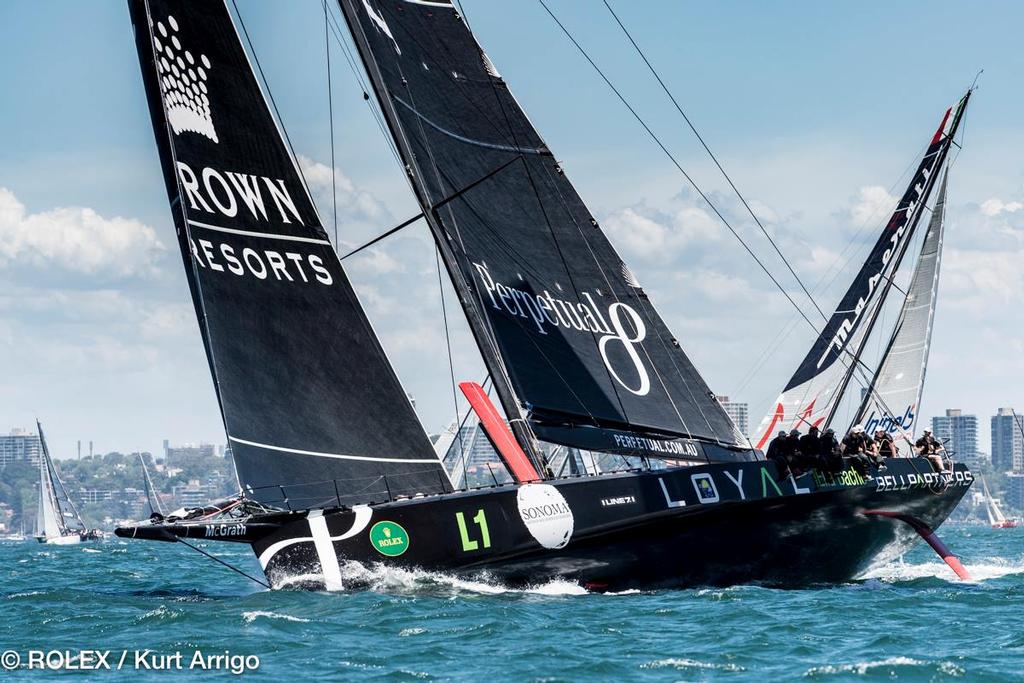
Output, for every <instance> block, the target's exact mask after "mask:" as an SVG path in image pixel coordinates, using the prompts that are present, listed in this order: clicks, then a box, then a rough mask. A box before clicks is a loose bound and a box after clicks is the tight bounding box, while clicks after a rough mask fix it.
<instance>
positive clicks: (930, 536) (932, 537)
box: [864, 510, 971, 581]
mask: <svg viewBox="0 0 1024 683" xmlns="http://www.w3.org/2000/svg"><path fill="white" fill-rule="evenodd" d="M864 514H865V515H866V516H871V517H889V518H890V519H898V520H900V521H901V522H906V523H907V524H909V525H910V526H912V527H913V528H914V531H916V532H917V533H918V535H919V536H920V537H921V538H923V539H924V540H925V541H926V542H927V543H928V545H930V546H931V548H932V550H934V551H935V554H936V555H938V556H939V557H941V558H942V561H943V562H945V563H946V564H947V565H949V568H950V569H952V570H953V571H954V572H955V573H956V575H957V576H959V577H960V578H961V579H963V580H964V581H970V580H971V575H970V574H969V573H968V572H967V569H965V568H964V566H963V564H961V563H960V558H959V557H957V556H956V555H954V554H953V551H952V550H950V549H949V546H947V545H946V544H945V543H943V542H942V539H941V538H939V537H938V536H937V535H936V534H935V531H933V530H932V528H931V527H930V526H928V525H927V524H925V523H924V522H922V521H921V520H920V519H918V518H917V517H914V516H913V515H908V514H905V513H902V512H889V511H887V510H865V511H864Z"/></svg>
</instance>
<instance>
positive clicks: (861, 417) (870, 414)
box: [854, 171, 949, 455]
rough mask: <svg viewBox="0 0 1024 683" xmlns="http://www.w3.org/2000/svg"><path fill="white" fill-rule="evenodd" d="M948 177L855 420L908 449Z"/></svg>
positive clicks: (922, 366)
mask: <svg viewBox="0 0 1024 683" xmlns="http://www.w3.org/2000/svg"><path fill="white" fill-rule="evenodd" d="M948 180H949V171H946V174H945V176H944V177H943V179H942V186H941V187H940V188H939V195H938V200H937V201H936V202H935V208H934V209H933V210H932V218H931V221H929V223H928V232H927V234H926V235H925V238H924V240H923V241H922V243H921V254H920V256H918V259H917V265H916V266H915V268H914V275H913V277H912V278H911V280H910V287H909V289H908V290H907V295H906V297H905V298H904V300H903V307H902V309H901V310H900V314H899V317H898V318H897V321H896V328H895V330H894V331H893V335H892V337H891V339H890V340H889V343H888V345H887V346H886V349H885V353H884V354H883V355H882V358H881V361H880V362H879V365H878V370H877V372H876V373H875V375H874V379H873V381H872V383H871V387H870V390H869V391H868V392H867V393H866V394H865V397H864V401H862V403H861V407H860V409H859V410H858V411H857V415H856V417H855V418H854V423H860V424H863V425H864V429H865V430H866V431H867V432H868V433H869V434H873V433H874V432H875V430H876V429H884V430H886V431H887V432H889V433H890V434H893V435H894V437H895V443H896V444H897V447H898V448H899V450H900V451H901V452H902V453H903V454H906V455H909V454H910V453H911V451H912V448H913V444H912V443H911V441H910V439H911V436H912V435H913V433H914V425H915V424H916V422H917V417H918V412H919V406H920V405H921V392H922V390H923V388H924V377H925V369H926V367H927V365H928V350H929V348H930V346H931V338H932V322H933V320H934V318H935V300H936V295H937V294H938V289H939V265H940V262H941V260H942V239H943V232H944V229H945V213H946V183H947V182H948Z"/></svg>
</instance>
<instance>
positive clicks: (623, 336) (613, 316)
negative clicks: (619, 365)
mask: <svg viewBox="0 0 1024 683" xmlns="http://www.w3.org/2000/svg"><path fill="white" fill-rule="evenodd" d="M620 311H624V312H625V314H626V315H627V316H629V318H630V322H631V323H632V325H633V329H634V330H636V334H635V335H633V336H630V334H629V332H627V331H626V329H625V327H624V326H623V324H622V318H621V317H620V315H619V312H620ZM608 318H609V319H610V320H611V321H612V327H614V328H615V334H606V335H605V336H603V337H601V338H600V339H599V340H598V342H597V349H598V350H599V351H600V352H601V358H602V359H604V364H605V367H607V368H608V372H610V373H611V375H612V377H614V378H615V381H616V382H618V383H619V384H621V385H622V386H623V387H625V388H626V391H628V392H630V393H632V394H636V395H637V396H646V395H647V394H648V392H650V390H651V379H650V377H648V376H647V368H645V367H644V364H643V361H641V360H640V354H638V353H637V352H636V347H635V344H639V343H640V342H642V341H643V340H644V338H645V337H646V336H647V327H646V326H645V325H644V321H643V320H641V319H640V314H639V313H637V312H636V311H634V310H633V309H632V308H630V307H629V306H627V305H626V304H622V303H618V302H616V303H614V304H612V305H611V306H609V307H608ZM612 341H618V342H622V348H623V349H625V350H626V353H627V354H628V355H629V359H630V360H631V361H633V365H634V366H636V372H637V374H638V375H639V376H640V386H638V387H637V388H636V389H634V388H633V387H631V386H630V385H628V384H626V382H625V381H623V379H622V378H621V377H619V373H617V372H616V371H615V367H614V366H613V365H612V363H611V361H610V360H609V359H608V350H607V346H608V342H612Z"/></svg>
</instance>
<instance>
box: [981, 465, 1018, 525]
mask: <svg viewBox="0 0 1024 683" xmlns="http://www.w3.org/2000/svg"><path fill="white" fill-rule="evenodd" d="M981 489H982V491H984V493H985V514H986V515H988V523H989V526H991V527H992V528H993V529H1012V528H1014V527H1015V526H1017V520H1015V519H1012V518H1011V519H1007V518H1006V515H1004V514H1003V511H1002V510H1000V509H999V503H998V502H996V499H995V498H993V497H992V494H991V493H989V490H988V482H987V481H986V480H985V476H984V475H982V477H981Z"/></svg>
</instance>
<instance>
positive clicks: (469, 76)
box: [340, 0, 751, 460]
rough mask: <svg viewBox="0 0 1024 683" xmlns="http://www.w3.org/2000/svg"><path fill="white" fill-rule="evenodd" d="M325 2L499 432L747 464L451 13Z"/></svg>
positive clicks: (410, 5) (422, 4) (407, 4)
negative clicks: (462, 330)
mask: <svg viewBox="0 0 1024 683" xmlns="http://www.w3.org/2000/svg"><path fill="white" fill-rule="evenodd" d="M340 5H341V8H342V10H343V13H344V14H345V16H346V19H347V20H348V22H349V26H350V28H351V30H352V32H353V35H354V36H355V38H356V43H357V46H358V48H359V51H360V54H361V55H362V57H363V61H364V64H365V65H366V67H367V71H368V72H369V74H370V76H371V81H372V83H373V86H374V89H375V91H376V93H377V95H378V100H379V102H380V104H381V107H382V109H383V111H384V114H385V116H386V117H387V120H388V123H389V125H390V126H391V129H392V133H393V135H394V137H395V140H396V142H397V143H398V147H399V150H400V152H401V153H402V155H403V157H404V160H405V163H406V164H407V170H408V172H409V174H410V178H411V182H412V183H413V188H414V191H415V193H416V195H417V197H418V199H419V200H420V202H421V204H422V205H423V207H424V213H425V214H426V216H427V219H428V222H429V224H430V227H431V230H432V231H433V233H434V237H435V239H436V240H437V242H438V245H439V248H440V251H441V254H442V256H443V257H444V258H445V261H446V265H447V267H448V269H449V273H450V274H451V275H452V279H453V281H454V282H455V285H456V288H457V289H458V290H459V293H460V298H461V300H462V303H463V306H464V307H465V308H466V310H467V316H468V317H469V319H470V323H471V325H472V326H473V329H474V333H475V334H476V338H477V341H478V343H479V344H480V346H481V350H482V352H483V355H484V359H485V361H487V362H488V366H489V369H490V370H491V375H492V377H493V378H494V380H495V387H496V389H497V390H498V391H499V394H500V397H501V398H502V400H503V404H504V407H505V410H506V413H508V414H509V417H510V418H512V420H513V427H514V428H515V427H516V426H517V425H516V422H517V420H518V418H519V417H520V415H521V414H522V413H523V412H525V415H526V416H527V417H528V419H529V423H530V425H531V427H532V430H533V432H534V433H536V435H537V436H539V437H541V438H543V439H546V440H549V441H554V442H558V443H563V444H568V445H575V446H580V447H584V448H593V449H597V450H614V451H620V452H627V453H639V454H644V455H653V456H664V457H669V458H692V459H704V458H705V457H711V458H713V459H726V460H728V459H744V458H747V457H751V452H750V450H749V449H748V448H746V444H745V441H744V439H743V437H742V435H740V434H739V433H738V431H737V430H736V428H735V426H734V425H733V423H732V421H731V420H730V419H729V417H728V416H727V415H726V413H725V411H724V410H723V409H722V407H721V406H720V405H719V404H718V402H717V401H716V400H715V398H714V396H713V394H712V393H711V392H710V391H709V389H708V386H707V384H705V382H704V380H703V379H702V378H701V376H700V374H699V373H698V372H697V370H696V368H694V366H693V364H692V363H691V362H690V360H689V359H688V358H687V356H686V354H685V353H684V352H683V350H682V349H681V347H680V344H679V341H678V340H677V339H676V338H675V337H674V336H673V335H672V333H671V332H670V331H669V329H668V328H667V327H666V325H665V323H664V321H663V320H662V319H661V317H660V316H659V315H658V313H657V312H656V310H655V308H654V306H653V305H652V303H651V301H650V300H649V299H648V296H647V294H646V293H645V292H644V290H643V288H642V287H641V285H640V283H639V282H638V280H637V278H636V277H635V276H634V274H633V273H632V272H631V271H630V269H629V268H628V267H627V265H626V264H625V263H624V262H623V261H622V259H621V258H620V257H619V255H618V254H617V253H616V251H615V249H614V248H613V247H612V245H611V244H610V242H609V241H608V239H607V238H606V237H605V235H604V233H603V232H602V231H601V228H600V227H599V225H598V223H597V221H596V220H595V219H594V217H593V216H592V215H591V213H590V212H589V211H588V209H587V207H586V206H585V205H584V204H583V201H582V200H581V198H580V197H579V195H578V194H577V193H576V190H575V189H574V188H573V186H572V184H571V183H570V182H569V181H568V180H567V179H566V177H565V175H564V173H563V172H562V169H561V167H560V166H559V164H558V162H557V161H556V160H555V158H554V156H553V155H552V153H551V151H550V149H549V148H548V146H547V144H546V143H545V142H544V140H543V139H541V137H540V135H539V134H538V133H537V131H536V130H535V129H534V127H533V126H532V125H531V123H530V121H529V120H528V119H527V118H526V115H525V113H524V112H523V110H522V109H521V108H520V106H519V104H518V103H517V102H516V100H515V99H514V98H513V96H512V94H511V93H510V92H509V89H508V86H507V85H506V83H505V81H504V79H503V78H502V77H501V75H500V74H499V72H498V70H497V69H496V68H495V66H494V64H493V63H492V62H491V60H490V59H489V58H488V56H487V55H486V54H485V53H484V51H483V50H482V48H481V47H480V46H479V45H478V44H477V42H476V40H475V39H474V37H473V35H472V33H471V32H470V29H469V27H468V26H467V24H466V22H465V20H464V18H463V17H461V16H460V15H459V13H458V12H457V10H456V9H455V8H454V7H453V6H452V5H451V4H450V3H448V2H440V1H431V2H426V1H422V0H419V1H415V2H413V1H403V0H387V1H379V0H340ZM519 435H520V437H521V436H522V433H521V432H520V433H519Z"/></svg>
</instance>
